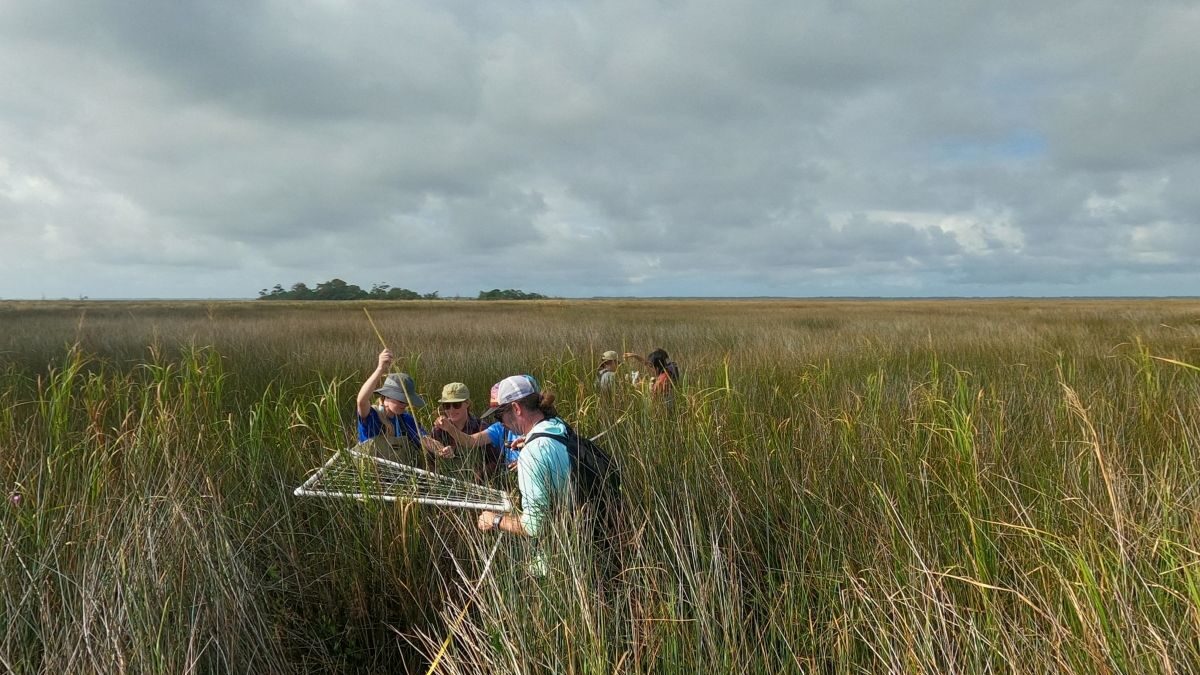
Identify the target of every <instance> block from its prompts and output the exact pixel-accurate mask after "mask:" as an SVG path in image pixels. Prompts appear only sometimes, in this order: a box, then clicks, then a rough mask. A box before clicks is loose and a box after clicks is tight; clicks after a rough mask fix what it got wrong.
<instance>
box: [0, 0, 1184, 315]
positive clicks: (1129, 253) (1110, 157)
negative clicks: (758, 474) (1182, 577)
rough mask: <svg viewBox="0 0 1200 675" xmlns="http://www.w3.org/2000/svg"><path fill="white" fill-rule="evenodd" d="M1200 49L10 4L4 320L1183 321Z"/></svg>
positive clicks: (610, 18) (1168, 29) (529, 8)
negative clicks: (668, 307) (161, 306)
mask: <svg viewBox="0 0 1200 675" xmlns="http://www.w3.org/2000/svg"><path fill="white" fill-rule="evenodd" d="M1197 29H1200V11H1198V10H1196V9H1195V8H1192V7H1189V6H1187V5H1183V4H1179V3H1175V2H1171V1H1170V0H1161V1H1150V2H1146V3H1142V4H1141V5H1139V9H1138V11H1137V12H1136V13H1133V14H1131V13H1130V12H1129V11H1128V6H1127V4H1126V3H1119V2H1115V1H1113V0H1089V1H1087V2H1084V1H1083V0H1078V1H1069V2H1066V3H1054V4H1051V5H1046V4H1045V3H1034V2H1014V3H1007V4H1000V5H997V4H995V3H983V2H972V1H968V2H962V3H954V4H952V5H947V4H946V3H933V2H927V1H925V0H918V1H916V2H910V3H871V4H861V3H848V4H847V3H843V4H836V5H830V4H828V3H813V2H800V3H796V2H779V1H775V0H754V1H752V2H748V3H737V4H736V5H733V4H730V5H720V4H718V5H713V4H711V3H696V2H689V1H679V2H663V3H643V2H631V1H628V0H620V1H613V2H598V3H576V2H556V3H549V2H534V3H524V4H521V5H505V4H500V5H497V4H483V5H480V4H478V3H466V2H457V1H451V2H439V3H432V2H430V3H426V2H414V3H404V4H402V5H396V4H394V3H383V2H366V3H339V2H332V1H319V0H311V1H300V2H293V3H279V2H250V3H239V4H236V5H235V4H229V3H219V2H218V3H187V4H183V5H179V4H162V3H152V2H144V1H143V2H96V3H87V4H86V5H82V6H79V7H73V8H72V9H71V11H70V12H66V11H65V10H64V9H63V8H62V7H60V6H56V5H53V4H45V3H41V4H38V3H9V4H6V5H4V6H0V78H2V79H3V81H4V82H6V86H5V87H4V88H3V90H0V111H3V112H0V228H2V229H0V232H2V234H0V237H2V238H3V240H4V241H3V244H4V245H3V246H0V266H2V268H3V270H4V271H3V272H0V295H2V296H5V297H14V296H17V297H40V296H41V295H43V294H44V295H50V296H57V295H66V296H74V295H77V294H81V293H82V294H87V295H91V296H93V297H102V296H105V297H108V296H118V297H119V296H144V295H162V296H164V297H171V296H243V297H245V296H253V295H254V294H255V293H256V292H257V290H258V289H259V288H261V287H263V286H270V285H273V284H274V283H282V284H284V285H285V286H286V285H290V284H292V283H294V282H296V281H305V282H306V283H309V284H310V285H311V284H314V283H317V282H320V281H324V280H327V279H329V278H332V277H335V276H336V277H339V278H343V279H345V280H347V281H349V282H351V283H358V284H360V285H364V286H367V285H369V284H370V283H374V282H387V283H390V284H393V285H397V286H405V287H409V288H414V289H419V290H422V291H429V290H439V291H440V292H441V293H442V294H443V295H453V294H455V293H461V294H465V295H474V294H475V293H476V292H477V291H478V290H479V289H484V288H492V287H497V286H500V287H518V288H526V289H527V290H536V291H540V292H544V293H553V294H564V295H583V296H587V295H624V294H639V295H665V294H682V295H713V294H718V295H720V294H730V293H743V294H801V295H803V294H817V295H823V294H851V295H874V294H883V295H893V294H905V295H955V294H971V295H980V294H983V295H1007V294H1020V293H1034V294H1043V293H1050V294H1088V293H1093V292H1095V293H1103V294H1112V293H1120V292H1122V288H1129V289H1130V292H1132V293H1138V294H1145V293H1147V292H1151V293H1179V292H1181V284H1182V285H1183V287H1184V288H1187V287H1190V288H1193V289H1194V288H1196V285H1195V284H1196V282H1197V281H1200V273H1197V272H1193V271H1191V270H1190V269H1189V267H1188V265H1187V260H1189V259H1190V257H1194V253H1196V252H1197V235H1196V234H1194V233H1196V232H1200V227H1197V225H1198V223H1197V221H1196V218H1197V216H1196V214H1197V213H1200V196H1198V195H1197V193H1196V191H1195V190H1194V189H1193V188H1192V186H1194V185H1195V184H1196V182H1197V180H1200V161H1197V159H1198V154H1200V132H1198V131H1197V127H1196V125H1195V124H1194V122H1193V120H1194V119H1196V118H1197V117H1200V91H1198V90H1197V86H1196V84H1195V83H1194V82H1193V80H1194V79H1195V78H1194V77H1192V76H1191V74H1190V70H1189V69H1188V64H1190V63H1193V62H1195V61H1196V60H1197V57H1200V53H1198V48H1197V46H1196V42H1195V40H1193V39H1192V37H1191V36H1193V35H1194V34H1195V33H1196V30H1197ZM448 264H449V265H453V266H454V268H455V269H457V270H460V272H459V273H458V274H457V275H456V279H458V281H456V282H453V283H452V284H447V283H446V282H445V281H443V280H444V279H445V278H446V277H445V275H444V273H443V271H444V269H445V268H446V266H447V265H448ZM51 267H53V269H55V270H56V271H55V273H54V274H46V273H44V272H42V270H46V269H48V268H51ZM1189 285H1190V286H1189Z"/></svg>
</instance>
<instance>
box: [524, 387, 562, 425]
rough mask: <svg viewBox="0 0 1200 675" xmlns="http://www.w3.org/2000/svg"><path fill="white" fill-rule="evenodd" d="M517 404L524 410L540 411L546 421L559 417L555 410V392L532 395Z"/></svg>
mask: <svg viewBox="0 0 1200 675" xmlns="http://www.w3.org/2000/svg"><path fill="white" fill-rule="evenodd" d="M515 403H516V404H517V405H519V406H521V408H522V409H524V410H540V411H541V412H542V414H543V415H545V416H546V419H552V418H555V417H558V411H557V410H555V409H554V392H551V391H544V392H541V393H537V394H530V395H528V396H526V397H525V398H522V399H518V400H517V401H515Z"/></svg>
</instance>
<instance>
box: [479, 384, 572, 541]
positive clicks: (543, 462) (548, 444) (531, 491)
mask: <svg viewBox="0 0 1200 675" xmlns="http://www.w3.org/2000/svg"><path fill="white" fill-rule="evenodd" d="M493 391H494V392H495V393H494V394H493V398H492V407H491V408H489V409H488V410H487V412H485V413H484V414H483V415H484V418H485V419H486V418H489V417H495V418H497V419H499V420H500V423H501V424H503V425H504V426H505V427H506V428H508V429H509V430H510V431H512V432H514V433H516V434H520V435H522V436H529V435H532V434H535V433H545V434H554V435H558V436H563V435H566V434H567V425H566V423H565V422H563V421H562V420H561V419H559V417H558V412H557V411H555V409H554V394H550V393H541V392H540V391H539V390H538V387H537V383H536V382H535V381H534V380H533V378H531V377H529V376H527V375H513V376H511V377H506V378H504V379H503V380H501V381H500V382H498V383H496V386H495V387H493ZM570 477H571V459H570V456H569V455H568V454H567V446H565V445H564V444H562V443H561V442H559V441H557V440H555V439H553V438H546V437H540V438H535V439H533V440H532V441H528V442H526V443H525V445H524V447H523V448H521V453H520V458H519V459H518V460H517V487H518V488H519V489H520V491H521V514H520V515H512V514H501V513H496V512H495V511H483V512H481V513H480V514H479V518H478V520H477V522H476V524H477V525H478V527H479V529H480V530H482V531H484V532H488V531H491V530H495V531H497V532H509V533H512V534H519V535H524V536H528V537H535V538H536V537H539V536H540V535H541V534H542V533H543V532H544V531H545V530H546V528H547V527H549V520H550V518H551V516H552V514H554V513H555V512H556V511H557V510H559V509H561V508H564V507H565V506H567V505H569V504H570V503H571V492H570Z"/></svg>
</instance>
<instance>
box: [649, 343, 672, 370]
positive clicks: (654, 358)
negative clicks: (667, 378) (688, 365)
mask: <svg viewBox="0 0 1200 675" xmlns="http://www.w3.org/2000/svg"><path fill="white" fill-rule="evenodd" d="M646 360H647V361H649V362H650V365H651V366H652V367H653V368H654V370H656V371H658V372H660V373H662V372H665V371H666V370H667V363H668V362H670V360H671V356H670V355H669V354H667V350H665V349H663V348H662V347H659V348H658V349H655V350H654V351H652V352H650V355H649V356H647V357H646Z"/></svg>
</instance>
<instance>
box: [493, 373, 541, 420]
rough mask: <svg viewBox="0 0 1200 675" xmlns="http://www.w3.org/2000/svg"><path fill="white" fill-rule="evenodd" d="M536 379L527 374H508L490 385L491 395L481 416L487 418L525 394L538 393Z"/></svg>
mask: <svg viewBox="0 0 1200 675" xmlns="http://www.w3.org/2000/svg"><path fill="white" fill-rule="evenodd" d="M538 391H539V389H538V384H537V381H536V380H534V379H533V378H532V377H530V376H528V375H510V376H508V377H506V378H504V379H503V380H500V381H499V382H497V383H496V384H494V385H492V393H491V397H490V398H489V399H488V409H487V410H485V411H484V413H483V415H482V417H484V418H488V417H491V416H492V415H495V414H496V411H497V410H499V409H500V408H502V407H503V406H506V405H508V404H509V403H512V402H513V401H519V400H521V399H523V398H525V397H526V396H530V395H532V394H536V393H538Z"/></svg>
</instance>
